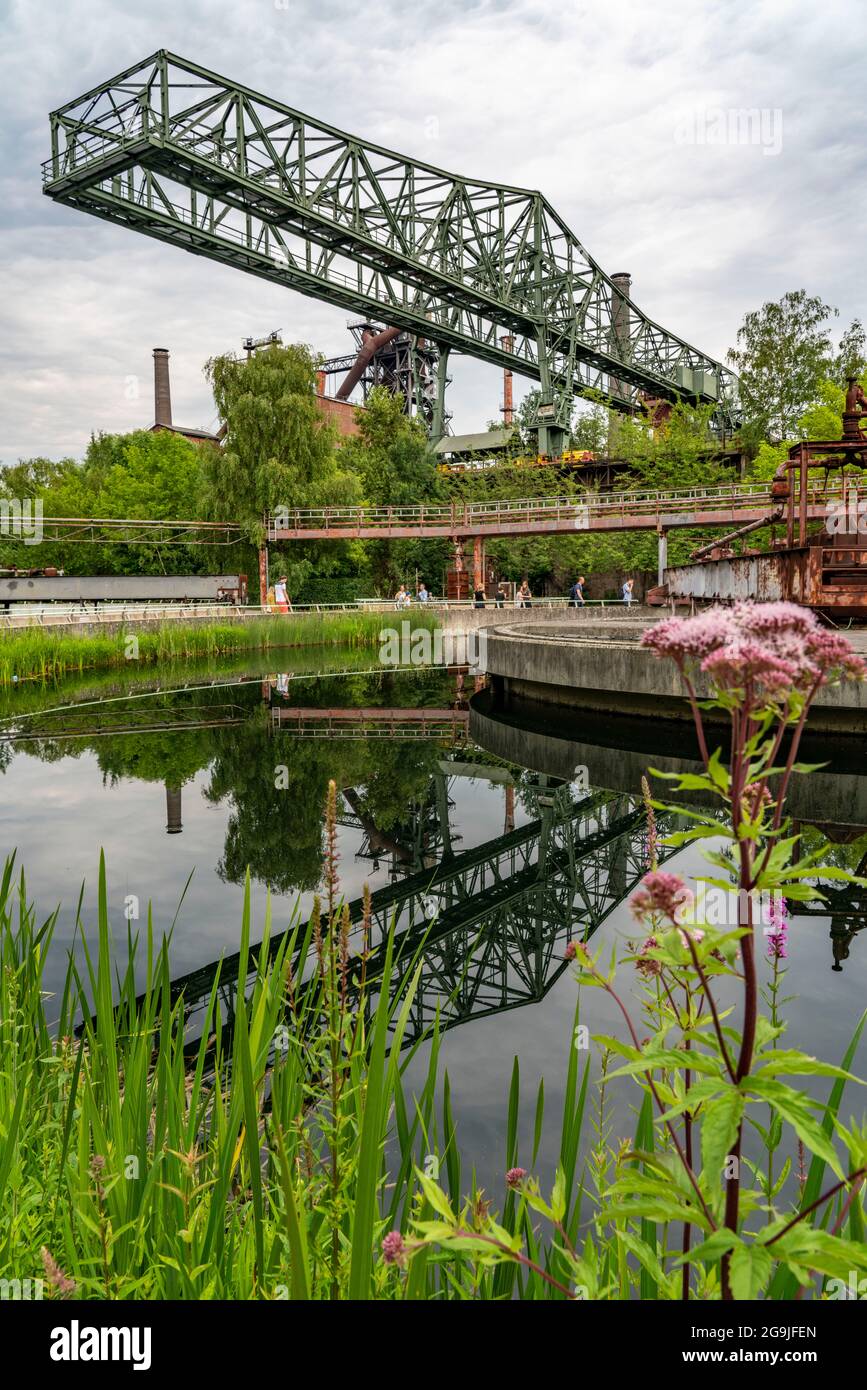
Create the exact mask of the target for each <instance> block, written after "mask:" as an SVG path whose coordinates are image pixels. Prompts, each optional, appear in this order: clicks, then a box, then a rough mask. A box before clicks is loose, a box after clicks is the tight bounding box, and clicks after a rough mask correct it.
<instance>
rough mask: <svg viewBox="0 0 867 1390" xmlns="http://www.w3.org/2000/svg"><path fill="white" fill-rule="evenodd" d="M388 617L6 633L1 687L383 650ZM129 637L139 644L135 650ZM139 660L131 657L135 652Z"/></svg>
mask: <svg viewBox="0 0 867 1390" xmlns="http://www.w3.org/2000/svg"><path fill="white" fill-rule="evenodd" d="M387 617H388V615H387V614H386V615H384V614H383V613H368V612H364V611H362V610H358V611H357V612H340V613H328V612H322V613H314V612H311V613H291V614H281V615H279V616H270V617H262V618H248V619H245V620H244V621H239V622H218V621H214V622H204V623H201V624H195V625H194V624H191V623H169V622H161V623H158V624H157V623H155V624H154V627H153V630H151V629H149V628H148V629H144V630H138V631H135V632H134V633H132V634H127V633H124V632H116V633H112V634H102V633H95V634H93V635H85V636H82V635H81V634H77V633H75V632H74V631H69V630H67V629H59V628H51V627H48V628H26V629H20V628H19V629H14V630H11V631H8V632H4V633H0V687H2V686H9V685H12V684H13V683H14V682H16V681H33V680H35V681H44V680H50V679H53V678H56V677H58V676H65V675H70V674H73V673H76V672H81V671H85V670H90V669H94V668H98V667H118V666H120V667H123V666H126V667H129V666H130V665H131V664H133V663H152V662H157V661H162V662H171V661H185V660H202V659H205V658H209V657H211V658H213V657H218V656H225V655H227V654H231V653H237V652H245V651H246V652H249V651H272V650H275V651H276V650H278V649H279V648H293V647H318V646H344V647H361V646H374V645H378V644H379V640H380V637H379V634H380V631H381V630H382V628H383V625H384V624H385V622H386V620H387ZM434 621H435V619H434V617H433V615H432V614H427V613H424V612H420V611H419V612H414V613H413V624H414V625H415V626H417V627H429V626H431V625H432V624H433V623H434ZM130 636H132V637H134V638H135V645H134V646H133V647H131V645H130ZM131 651H132V652H133V653H134V655H133V656H131V655H130V652H131Z"/></svg>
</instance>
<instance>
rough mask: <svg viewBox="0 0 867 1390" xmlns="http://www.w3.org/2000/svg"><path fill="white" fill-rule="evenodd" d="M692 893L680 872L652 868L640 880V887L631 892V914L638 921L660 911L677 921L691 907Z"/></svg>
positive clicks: (671, 919) (645, 919)
mask: <svg viewBox="0 0 867 1390" xmlns="http://www.w3.org/2000/svg"><path fill="white" fill-rule="evenodd" d="M692 902H693V894H692V893H691V892H690V890H689V888H687V886H686V884H685V883H684V881H683V879H682V878H681V876H680V874H669V873H665V872H664V871H663V870H661V869H652V870H651V871H650V873H649V874H645V875H644V878H643V879H642V880H641V885H640V887H639V888H638V889H637V890H636V892H635V893H633V895H632V897H631V899H630V902H629V906H630V907H631V909H632V915H633V917H635V919H636V920H637V921H639V922H645V921H647V919H648V918H649V917H652V916H653V915H654V914H655V913H661V915H662V916H663V917H668V918H669V920H670V921H672V922H677V921H679V920H680V919H681V918H682V917H684V916H685V915H686V913H687V912H688V910H689V909H690V908H691V906H692Z"/></svg>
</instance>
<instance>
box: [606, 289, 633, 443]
mask: <svg viewBox="0 0 867 1390" xmlns="http://www.w3.org/2000/svg"><path fill="white" fill-rule="evenodd" d="M611 284H612V286H613V288H614V293H613V294H612V296H611V355H612V357H619V358H620V359H621V360H623V359H624V358H628V356H629V328H630V314H629V296H630V292H631V289H632V276H631V275H630V274H629V272H628V271H625V270H622V271H620V272H619V273H618V274H617V275H612V277H611ZM608 388H609V390H610V392H611V394H612V395H613V396H624V395H626V392H627V389H628V388H627V386H626V383H625V382H623V381H621V380H620V379H619V377H615V376H611V377H609V378H608ZM616 455H617V418H616V415H615V412H614V411H612V412H611V415H610V417H609V421H608V457H609V458H615V457H616Z"/></svg>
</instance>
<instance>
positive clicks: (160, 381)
mask: <svg viewBox="0 0 867 1390" xmlns="http://www.w3.org/2000/svg"><path fill="white" fill-rule="evenodd" d="M154 424H155V425H164V426H165V427H166V428H168V429H171V425H172V393H171V388H170V386H169V350H168V348H154Z"/></svg>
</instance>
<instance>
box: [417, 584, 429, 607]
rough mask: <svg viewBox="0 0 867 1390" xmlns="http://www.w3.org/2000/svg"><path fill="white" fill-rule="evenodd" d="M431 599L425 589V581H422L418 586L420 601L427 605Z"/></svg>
mask: <svg viewBox="0 0 867 1390" xmlns="http://www.w3.org/2000/svg"><path fill="white" fill-rule="evenodd" d="M429 598H430V594H429V593H428V591H427V588H426V587H425V582H424V580H422V581H421V583H420V584H419V586H418V601H419V603H427V601H428V599H429Z"/></svg>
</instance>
